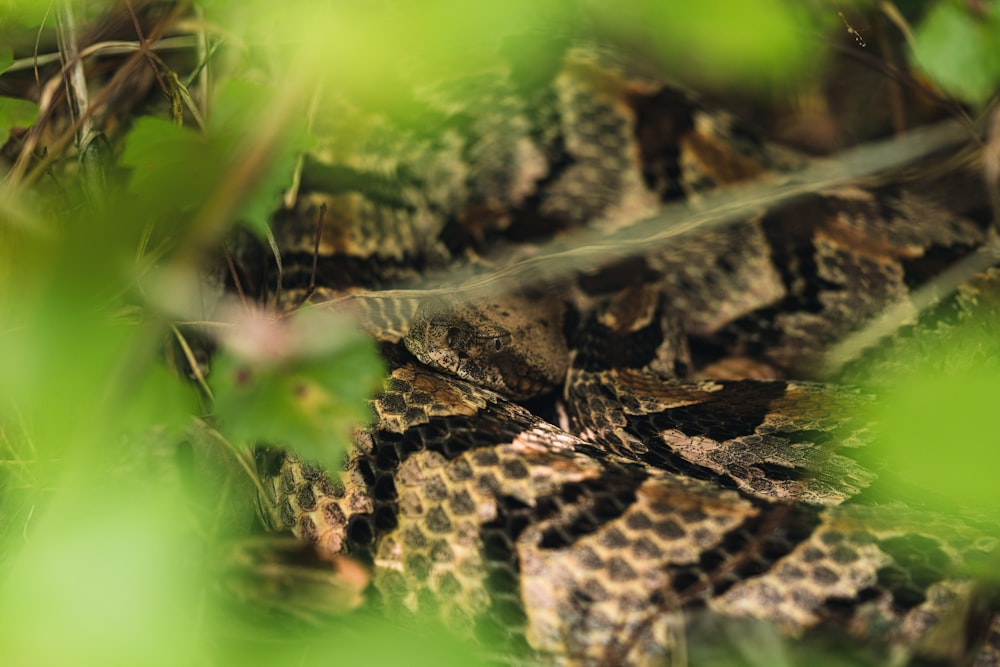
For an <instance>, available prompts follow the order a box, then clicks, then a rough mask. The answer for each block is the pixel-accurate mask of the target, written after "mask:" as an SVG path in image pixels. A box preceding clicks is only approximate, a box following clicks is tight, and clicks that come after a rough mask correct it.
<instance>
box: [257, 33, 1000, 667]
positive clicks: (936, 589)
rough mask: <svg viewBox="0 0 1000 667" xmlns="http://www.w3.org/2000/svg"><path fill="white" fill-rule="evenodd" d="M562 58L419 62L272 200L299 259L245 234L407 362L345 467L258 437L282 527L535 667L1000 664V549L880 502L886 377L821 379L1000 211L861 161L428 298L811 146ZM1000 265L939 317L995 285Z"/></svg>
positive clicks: (601, 65) (664, 88)
mask: <svg viewBox="0 0 1000 667" xmlns="http://www.w3.org/2000/svg"><path fill="white" fill-rule="evenodd" d="M535 55H536V56H537V55H538V54H535ZM534 65H535V66H534V67H532V68H525V67H524V66H523V63H522V62H521V59H520V58H519V57H517V54H516V53H515V54H513V55H510V56H509V57H508V58H507V59H506V60H501V61H498V62H497V63H496V64H495V66H494V67H493V69H487V70H485V71H476V72H473V73H462V74H459V75H455V76H454V78H452V79H451V80H444V81H436V82H433V83H431V84H426V85H422V86H421V87H419V89H418V90H415V91H414V92H413V103H412V107H410V108H408V109H407V110H406V111H405V113H404V112H401V111H399V110H398V109H395V110H393V109H389V110H385V109H381V110H379V109H372V108H370V107H366V106H365V105H363V104H356V103H353V102H350V101H338V102H336V103H335V104H333V107H334V108H333V109H332V110H330V111H329V113H328V118H329V119H331V120H329V123H330V124H331V128H330V137H331V139H330V140H329V141H328V142H327V143H326V144H325V145H322V146H320V147H319V148H318V149H317V150H316V151H314V153H313V154H311V155H310V156H309V158H308V159H307V161H306V164H305V168H304V170H303V173H302V179H301V184H300V189H299V191H298V193H297V198H296V202H295V204H294V205H292V206H290V207H288V208H287V209H285V210H283V211H281V212H279V213H278V214H277V215H276V216H275V218H274V220H273V229H274V235H275V239H276V244H277V247H278V248H279V251H280V256H281V257H282V267H281V270H280V272H278V271H277V269H276V268H275V267H274V266H273V262H269V261H268V251H266V250H265V251H260V250H257V249H255V248H254V247H253V245H252V244H247V245H246V247H245V248H243V249H242V250H241V255H240V258H239V259H240V261H239V264H240V271H241V272H242V274H241V276H240V278H241V283H242V287H243V289H245V290H247V291H248V292H253V291H254V290H257V293H258V294H263V296H261V298H262V299H265V300H268V301H270V302H272V303H273V302H278V303H279V304H281V303H284V304H286V305H287V304H295V305H300V304H301V303H302V300H301V299H300V298H299V297H300V295H301V294H302V293H303V292H304V291H305V292H307V298H306V299H305V300H306V301H307V302H308V303H307V307H314V306H318V307H323V306H324V305H327V306H328V305H329V304H336V303H350V304H352V305H353V306H354V310H353V311H352V312H355V313H356V314H357V313H360V316H361V319H362V322H363V325H364V326H365V328H367V329H368V330H369V331H370V332H372V333H373V334H374V335H375V336H376V338H377V339H378V340H379V341H380V342H381V349H382V351H383V355H384V357H385V359H386V361H387V364H388V366H389V369H390V370H389V373H388V376H387V378H386V380H385V385H384V389H383V390H382V391H381V392H380V393H379V394H378V395H376V396H375V397H373V398H372V400H371V408H372V419H371V422H370V423H369V424H365V425H359V428H358V430H357V431H356V432H355V436H354V440H355V442H354V447H353V448H352V450H351V452H350V453H349V454H348V456H347V458H346V459H345V461H344V462H343V465H342V467H341V469H339V470H331V469H324V468H323V467H321V466H319V465H317V464H315V463H311V462H310V461H307V460H303V459H302V458H300V457H299V456H297V455H296V454H295V453H294V452H292V451H289V450H287V449H285V448H282V447H280V446H277V445H276V446H271V447H261V448H259V449H258V451H257V453H256V461H257V466H258V472H259V474H260V477H261V479H262V481H263V488H264V493H263V494H262V496H263V497H262V499H261V502H262V505H264V506H266V507H267V508H268V510H267V511H266V512H265V515H266V518H267V522H268V523H269V525H270V527H272V528H274V529H275V530H288V531H291V532H293V533H294V534H295V535H296V536H297V537H298V538H299V539H301V540H303V541H305V542H307V543H309V544H311V545H314V547H315V548H316V550H317V551H318V553H320V554H322V555H324V556H325V557H327V558H331V559H332V558H337V557H341V556H347V557H349V558H351V559H354V560H355V561H356V562H358V563H361V564H363V565H364V566H365V567H366V568H368V569H370V571H371V572H372V577H373V583H372V586H371V590H370V591H369V593H370V597H371V598H372V600H373V602H372V604H375V605H379V606H381V607H384V608H387V609H406V610H408V611H409V612H412V613H413V614H417V615H422V614H433V615H435V616H439V617H441V618H443V619H444V620H445V621H446V623H447V624H448V625H450V626H452V627H455V628H461V629H463V630H465V631H467V632H472V633H473V634H474V635H476V636H477V637H486V638H494V639H497V638H498V640H499V641H500V642H502V645H503V646H504V647H506V648H505V652H507V653H509V655H510V656H519V657H520V658H521V659H524V660H528V661H535V664H566V665H610V664H628V665H664V664H684V663H685V662H687V661H690V662H691V663H692V664H696V663H697V662H698V656H699V655H705V654H704V651H707V650H710V649H711V648H712V647H714V646H716V645H718V644H720V643H721V638H722V637H725V636H730V637H731V636H736V635H739V636H748V635H752V634H753V632H754V631H753V630H751V628H757V627H766V628H768V632H775V633H777V634H778V635H779V636H784V637H795V638H802V637H834V638H839V639H844V640H846V641H848V642H849V643H850V644H851V645H853V646H856V647H862V648H861V649H860V650H864V651H871V654H872V655H875V656H876V658H874V660H875V662H876V663H878V664H882V663H886V664H888V663H892V664H904V663H908V662H913V663H914V664H916V663H920V664H975V665H978V666H985V665H996V664H1000V621H998V620H997V618H996V615H995V608H996V607H995V600H994V599H993V597H992V596H991V595H990V593H989V589H988V587H984V586H983V585H982V584H980V583H979V582H977V581H976V580H975V579H974V578H973V577H970V576H969V575H966V574H963V572H967V571H968V569H967V568H968V564H969V563H981V562H989V559H990V558H991V557H993V556H992V555H993V554H995V548H996V545H995V541H996V540H995V539H994V538H992V537H990V532H989V530H988V529H985V528H983V526H982V525H979V524H977V523H976V522H975V521H973V520H971V519H970V520H956V519H955V518H953V517H950V516H947V515H945V514H942V513H939V512H937V511H934V510H927V509H921V508H913V507H909V506H907V505H904V504H902V503H897V502H885V501H883V500H880V499H879V498H881V496H878V495H876V494H873V493H872V490H873V489H875V488H877V487H878V486H879V484H880V480H881V478H882V477H883V476H884V474H885V472H884V471H879V470H873V469H872V468H871V466H868V465H864V464H862V463H860V462H859V461H858V457H857V456H856V454H857V452H858V451H860V450H863V449H864V448H865V447H866V446H867V445H868V444H869V443H870V442H871V441H872V439H873V438H874V437H875V435H874V433H873V427H872V425H871V424H869V423H867V422H866V421H865V419H864V418H862V417H859V415H863V414H864V408H865V406H867V405H868V404H869V403H870V402H871V401H872V400H873V399H872V397H871V396H870V395H869V394H868V393H866V392H865V391H862V390H859V389H856V388H852V387H851V385H850V384H834V383H829V382H824V381H820V380H819V378H818V375H817V368H818V366H817V364H818V361H819V360H821V358H822V354H823V352H824V351H825V350H826V349H828V348H829V347H830V346H831V345H833V344H834V343H836V342H837V341H839V340H841V339H843V338H844V337H845V336H847V335H848V334H850V333H852V332H854V331H856V330H858V329H859V328H861V327H863V326H864V324H865V323H866V322H867V321H869V320H871V319H872V318H874V317H876V316H878V315H879V314H880V313H882V312H883V311H885V309H886V308H888V307H889V306H890V305H892V304H899V303H906V302H907V301H908V299H910V296H911V294H912V293H913V291H914V290H915V289H917V288H918V287H919V286H920V285H923V284H927V283H929V282H930V281H932V280H933V279H934V277H935V276H936V275H937V274H938V273H939V272H940V271H941V270H942V267H945V266H948V265H949V264H950V263H952V262H954V261H957V260H960V259H961V258H963V257H966V256H969V255H970V254H972V253H974V252H975V251H976V250H977V249H979V248H981V247H983V246H984V245H985V244H986V243H987V242H988V240H989V238H990V234H991V232H990V230H989V229H988V225H987V224H986V223H984V221H983V220H982V219H981V218H977V217H976V216H975V215H974V211H970V210H967V209H969V208H971V207H966V209H963V208H962V206H959V205H956V204H955V202H953V201H947V200H942V198H941V197H936V196H935V190H934V188H932V187H929V186H928V187H923V186H922V185H921V184H920V183H919V182H918V183H893V182H889V183H883V184H878V185H871V186H868V185H864V184H849V185H841V186H837V187H832V188H817V189H816V190H814V191H812V192H809V193H808V195H806V196H804V197H800V198H799V199H797V200H796V201H795V202H793V203H791V204H788V205H785V206H781V207H777V208H773V209H769V208H764V209H760V210H756V209H754V210H751V211H750V213H749V214H747V215H746V216H744V219H742V220H741V221H739V222H738V224H733V225H729V226H726V227H720V228H712V229H705V230H696V231H695V232H693V233H690V234H685V235H683V236H678V237H677V238H676V239H672V240H671V242H670V243H669V244H666V245H663V246H653V245H651V246H650V247H649V249H644V250H641V251H639V252H632V253H629V254H628V256H618V257H616V258H615V259H614V260H613V261H610V262H608V261H603V260H601V258H600V257H596V255H599V252H598V251H599V250H600V247H601V246H600V245H597V246H595V248H596V249H595V251H594V252H593V253H591V254H593V255H595V257H594V258H593V259H592V260H588V261H587V262H584V263H578V264H577V265H575V266H574V267H573V269H572V270H569V271H562V272H561V273H559V274H557V275H547V276H545V277H544V278H543V279H540V280H537V281H534V282H531V281H521V282H520V284H516V285H514V286H511V285H506V286H505V287H504V288H503V289H497V290H495V291H493V292H490V291H489V290H487V291H485V292H484V291H482V290H480V291H479V292H478V293H476V295H474V296H468V295H464V294H463V293H462V291H461V285H455V284H448V283H447V282H439V283H438V286H437V287H435V288H433V289H431V288H427V285H428V284H429V283H428V282H427V281H424V282H421V280H423V278H422V277H423V276H427V275H430V276H438V277H444V278H447V277H448V276H449V275H462V276H465V277H467V278H468V282H469V283H475V282H476V281H477V280H478V283H477V284H486V285H487V286H488V285H489V284H490V280H489V278H490V276H493V275H498V274H500V273H502V271H503V269H504V267H506V266H509V265H511V264H516V263H517V262H520V263H521V265H525V264H530V263H531V262H532V260H533V258H536V257H537V256H538V254H539V251H538V248H539V247H540V246H543V245H544V244H546V243H551V242H562V241H564V240H566V239H569V240H570V242H573V240H574V239H577V238H581V235H586V234H591V235H593V234H596V235H598V236H600V235H609V234H611V235H613V234H615V233H620V232H621V231H622V230H628V229H629V228H630V226H631V225H633V224H634V223H636V221H639V220H644V219H647V218H648V217H649V216H653V215H655V214H656V212H657V211H659V210H661V209H662V207H664V206H666V205H669V204H671V203H677V202H681V203H685V204H686V205H691V206H695V207H697V205H698V204H699V202H703V201H708V200H710V199H711V197H712V196H713V195H714V194H715V193H719V192H726V191H728V189H731V188H733V187H737V186H739V185H741V184H747V183H751V184H752V183H759V182H762V181H764V182H766V181H768V179H772V180H773V179H780V177H781V175H782V174H787V173H793V172H794V170H795V169H797V168H800V167H801V166H802V165H803V164H806V163H808V158H806V157H805V156H803V155H802V154H800V153H798V152H797V151H795V150H792V149H789V148H785V147H783V146H780V145H779V144H776V143H773V142H771V141H768V140H765V139H764V138H762V137H761V136H759V135H758V134H756V133H754V132H753V131H752V130H751V129H748V127H747V126H745V125H743V124H741V123H740V122H739V121H738V120H737V119H736V118H735V116H732V115H730V114H727V113H725V112H723V111H720V110H719V109H717V108H713V107H712V106H710V105H708V104H707V103H705V102H702V101H701V100H700V99H699V98H698V97H697V96H696V95H694V94H693V93H691V92H690V91H688V90H685V89H683V88H680V87H678V86H676V85H675V84H672V83H669V82H667V81H666V80H665V79H664V78H662V77H659V76H657V75H655V74H650V73H649V72H648V70H647V69H645V68H642V67H637V66H634V64H633V63H632V62H630V61H629V60H628V58H625V57H620V56H618V55H616V54H615V53H613V52H611V53H609V52H608V51H607V50H604V49H601V48H596V47H594V46H593V45H584V46H573V47H571V48H566V49H562V50H560V51H558V52H553V53H546V54H545V56H544V58H541V62H536V63H534ZM588 238H590V237H588ZM640 245H641V244H640ZM584 250H586V248H584ZM582 254H583V255H587V253H586V252H583V253H582ZM997 277H998V276H997V273H996V270H995V269H989V270H987V271H985V272H983V273H981V274H979V276H977V278H976V280H977V281H979V282H978V283H976V284H978V285H979V288H977V289H976V290H974V291H973V292H969V291H968V290H966V291H965V292H962V291H961V290H960V292H959V293H958V295H957V296H954V297H952V298H950V299H949V300H947V301H946V304H947V305H946V306H942V307H941V308H938V309H937V312H936V315H937V316H938V317H939V318H940V317H941V315H942V312H943V311H944V310H946V309H951V310H950V311H949V312H952V313H958V314H957V315H954V317H953V318H952V319H953V320H954V319H955V318H962V317H966V316H967V315H968V313H969V312H971V311H974V310H976V309H977V308H979V309H982V308H985V309H987V310H988V309H990V308H995V307H996V304H997V303H1000V301H998V300H996V299H995V295H996V293H997V291H996V289H995V287H994V286H995V284H996V282H995V281H996V279H997ZM974 282H975V281H974ZM275 284H278V285H280V286H281V287H280V290H279V289H275V288H274V287H273V285H275ZM970 284H972V283H970ZM414 285H415V286H416V288H413V286H414ZM307 286H308V289H306V287H307ZM411 288H412V289H411ZM424 288H426V289H424ZM970 289H971V288H970ZM991 290H992V291H991ZM970 294H972V296H970ZM983 294H985V295H990V294H992V295H994V297H993V298H980V297H981V296H982V295H983ZM984 304H985V305H984ZM970 317H971V316H970ZM926 326H927V327H929V328H930V329H932V330H933V331H943V330H944V329H943V328H941V327H937V328H935V327H936V325H933V324H930V325H926ZM942 335H944V334H942ZM885 363H889V362H885ZM865 368H868V369H871V368H882V366H878V365H877V364H875V365H874V366H873V365H869V366H865ZM845 377H847V378H848V379H850V377H851V376H850V375H849V374H848V375H846V376H845ZM279 444H280V443H279ZM736 643H737V644H738V643H739V642H736ZM700 651H701V652H702V653H699V652H700ZM743 659H747V658H746V656H745V655H744V656H743Z"/></svg>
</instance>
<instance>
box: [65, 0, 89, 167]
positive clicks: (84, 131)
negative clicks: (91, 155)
mask: <svg viewBox="0 0 1000 667" xmlns="http://www.w3.org/2000/svg"><path fill="white" fill-rule="evenodd" d="M56 38H57V40H58V43H59V56H60V59H61V60H62V64H63V67H62V79H63V83H64V85H65V86H66V99H67V101H68V102H69V110H70V118H72V120H73V123H74V126H75V130H76V145H77V146H78V147H79V148H80V149H81V150H82V149H83V147H84V146H85V145H86V141H87V140H88V138H89V137H90V136H91V134H92V133H93V131H94V128H93V124H92V122H91V117H90V114H89V113H88V107H89V103H88V99H87V77H86V76H85V74H84V71H83V60H82V59H81V58H80V54H79V51H78V48H77V37H76V21H75V20H74V18H73V8H72V6H71V5H70V3H69V0H60V2H59V4H58V6H57V8H56Z"/></svg>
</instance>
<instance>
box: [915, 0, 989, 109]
mask: <svg viewBox="0 0 1000 667" xmlns="http://www.w3.org/2000/svg"><path fill="white" fill-rule="evenodd" d="M983 11H984V15H983V16H982V17H976V16H973V15H972V14H971V13H970V11H969V8H968V7H967V6H964V5H960V4H958V3H954V2H945V1H941V2H937V3H936V4H935V5H934V6H933V7H932V8H931V11H930V13H929V14H928V16H927V17H926V18H925V19H924V20H923V21H922V22H921V23H920V25H919V26H918V27H917V30H916V33H915V35H914V39H915V43H914V47H913V50H914V56H915V58H916V60H917V62H918V63H919V64H920V67H922V68H923V69H924V71H926V72H927V73H928V74H929V75H930V76H931V77H932V78H933V79H934V80H935V81H936V82H937V83H938V84H939V85H940V86H941V87H942V88H944V89H945V90H946V91H948V92H949V93H951V94H952V95H955V96H956V97H958V98H959V99H961V100H963V101H965V102H968V103H970V104H976V105H978V104H982V103H984V102H986V100H988V99H989V98H990V97H991V96H992V95H993V94H994V93H995V92H996V90H997V87H998V84H1000V7H998V5H997V3H995V2H991V3H984V4H983Z"/></svg>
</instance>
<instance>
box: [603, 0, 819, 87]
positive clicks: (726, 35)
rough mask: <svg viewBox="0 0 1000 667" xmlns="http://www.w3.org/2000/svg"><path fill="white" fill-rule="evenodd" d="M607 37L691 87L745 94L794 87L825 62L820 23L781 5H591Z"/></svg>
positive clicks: (715, 0) (730, 0)
mask: <svg viewBox="0 0 1000 667" xmlns="http://www.w3.org/2000/svg"><path fill="white" fill-rule="evenodd" d="M588 6H589V8H590V9H591V10H592V11H593V12H594V13H595V15H596V16H597V17H598V19H599V20H600V22H601V25H602V26H603V27H604V28H605V29H606V30H611V31H613V32H614V33H616V34H618V36H619V38H621V39H622V40H625V41H626V43H630V44H633V43H636V42H638V43H640V44H642V45H643V46H644V47H645V48H648V49H650V51H651V52H652V53H656V54H657V55H659V57H660V61H661V63H662V65H663V66H664V68H665V69H666V70H667V71H668V72H670V73H671V74H674V75H677V76H679V77H681V78H682V79H685V80H695V81H697V82H699V83H701V84H704V83H705V81H706V80H708V81H711V82H715V83H719V82H726V83H728V84H730V85H735V86H740V87H747V86H760V85H762V84H774V83H781V82H787V81H789V80H794V79H795V78H796V77H801V76H802V75H803V74H805V73H807V72H810V71H812V68H814V67H815V66H816V65H817V64H818V63H819V61H820V50H819V49H820V46H821V44H820V40H819V39H812V38H810V33H815V32H817V30H818V28H819V27H821V18H823V17H825V18H826V19H827V20H831V16H832V20H836V15H835V14H830V15H829V16H827V15H822V14H821V15H817V14H812V13H809V12H808V11H807V5H805V4H804V3H797V2H787V1H783V0H765V1H763V2H742V1H740V0H705V1H703V2H697V3H679V2H658V1H656V0H628V1H626V2H619V3H615V4H607V3H600V2H590V3H588Z"/></svg>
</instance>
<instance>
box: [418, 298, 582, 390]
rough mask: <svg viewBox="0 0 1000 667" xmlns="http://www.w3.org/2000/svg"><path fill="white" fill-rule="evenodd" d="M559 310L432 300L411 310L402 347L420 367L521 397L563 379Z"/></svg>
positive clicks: (542, 302)
mask: <svg viewBox="0 0 1000 667" xmlns="http://www.w3.org/2000/svg"><path fill="white" fill-rule="evenodd" d="M563 311H564V306H563V305H562V304H561V303H560V302H556V301H553V300H547V299H531V298H528V297H523V296H511V297H504V298H501V299H492V300H481V301H477V302H474V303H463V302H461V301H458V300H452V299H435V300H431V301H428V302H426V303H424V304H422V305H421V306H420V308H419V309H418V310H417V313H416V318H415V320H414V322H413V324H412V325H411V327H410V332H409V334H408V335H407V336H406V338H404V339H403V343H404V344H405V345H406V349H407V350H409V351H410V353H411V354H413V355H414V356H415V357H416V358H417V359H419V360H420V362H421V363H424V364H427V365H428V366H430V367H432V368H435V369H437V370H441V371H444V372H446V373H450V374H451V375H454V376H456V377H459V378H461V379H463V380H468V381H470V382H475V383H477V384H480V385H482V386H486V387H489V388H490V389H493V390H494V391H497V392H499V393H501V394H504V395H505V396H508V397H510V398H514V399H526V398H531V397H534V396H539V395H541V394H544V393H546V392H548V391H551V390H553V389H555V388H557V387H559V386H561V384H562V382H563V380H564V379H565V377H566V368H567V364H568V358H569V352H568V350H567V348H566V342H565V339H564V337H563V333H562V320H563Z"/></svg>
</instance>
